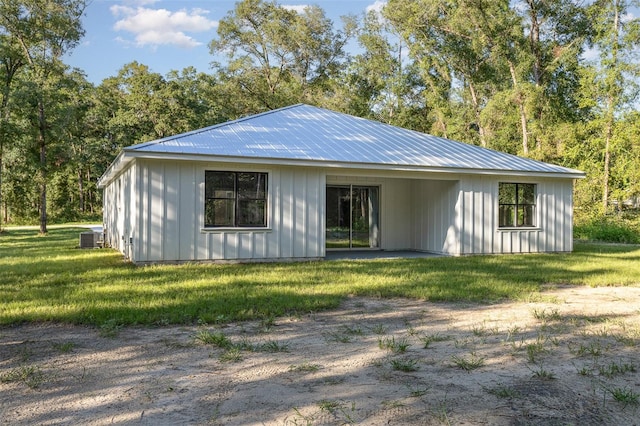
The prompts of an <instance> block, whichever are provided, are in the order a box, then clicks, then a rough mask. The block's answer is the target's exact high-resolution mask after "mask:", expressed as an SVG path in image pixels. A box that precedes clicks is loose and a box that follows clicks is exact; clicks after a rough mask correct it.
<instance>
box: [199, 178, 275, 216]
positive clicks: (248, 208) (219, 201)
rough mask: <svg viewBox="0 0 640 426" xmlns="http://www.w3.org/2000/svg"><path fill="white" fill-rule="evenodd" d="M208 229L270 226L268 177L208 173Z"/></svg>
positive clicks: (206, 203) (206, 191)
mask: <svg viewBox="0 0 640 426" xmlns="http://www.w3.org/2000/svg"><path fill="white" fill-rule="evenodd" d="M204 188H205V189H204V192H205V203H204V226H205V227H231V228H235V227H265V226H267V174H266V173H256V172H222V171H206V172H205V184H204Z"/></svg>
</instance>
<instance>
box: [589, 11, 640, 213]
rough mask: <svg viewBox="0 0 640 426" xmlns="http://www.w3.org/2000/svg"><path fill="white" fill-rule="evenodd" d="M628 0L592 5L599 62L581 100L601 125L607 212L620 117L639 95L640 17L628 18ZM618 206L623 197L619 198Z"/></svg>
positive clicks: (603, 201) (593, 42) (603, 200)
mask: <svg viewBox="0 0 640 426" xmlns="http://www.w3.org/2000/svg"><path fill="white" fill-rule="evenodd" d="M629 7H630V3H629V2H628V1H626V0H599V1H596V2H595V3H593V5H591V7H590V8H589V17H590V18H591V21H592V22H593V30H594V34H593V37H592V39H591V45H592V47H594V48H595V50H596V51H597V52H598V56H599V58H598V61H596V62H594V63H591V64H590V66H589V67H587V68H586V69H585V70H584V72H583V74H582V88H581V99H582V103H583V105H584V106H587V107H589V108H591V109H592V111H593V113H594V124H596V125H597V127H599V129H600V131H599V135H598V137H596V138H595V141H600V142H601V143H602V163H601V164H602V169H601V170H602V171H601V173H602V174H601V176H602V197H601V205H602V209H603V211H605V212H606V211H607V210H608V209H609V205H610V200H609V198H610V192H611V169H612V162H613V161H614V157H615V153H616V150H617V148H618V147H617V146H616V142H617V140H618V137H617V134H616V133H617V126H616V122H617V121H618V120H619V118H620V117H621V116H622V115H623V114H624V113H625V112H627V111H629V109H630V108H632V106H633V105H634V102H635V100H636V99H637V97H638V85H637V78H638V77H639V76H640V68H639V66H638V63H639V59H640V58H639V55H640V18H628V16H629V15H628V11H629ZM617 201H618V205H620V203H621V202H622V201H623V200H617Z"/></svg>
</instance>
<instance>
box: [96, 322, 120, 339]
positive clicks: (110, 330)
mask: <svg viewBox="0 0 640 426" xmlns="http://www.w3.org/2000/svg"><path fill="white" fill-rule="evenodd" d="M120 330H122V324H121V323H120V322H119V321H118V320H117V319H110V320H107V321H105V322H103V323H102V324H101V325H100V333H99V334H100V337H109V338H114V337H116V336H117V335H118V333H120Z"/></svg>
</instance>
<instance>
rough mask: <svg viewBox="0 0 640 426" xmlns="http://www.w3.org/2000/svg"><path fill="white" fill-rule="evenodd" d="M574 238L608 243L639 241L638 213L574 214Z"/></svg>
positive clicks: (636, 242) (639, 222) (639, 215)
mask: <svg viewBox="0 0 640 426" xmlns="http://www.w3.org/2000/svg"><path fill="white" fill-rule="evenodd" d="M573 235H574V238H577V239H581V240H587V241H604V242H609V243H626V244H638V243H640V214H638V213H627V214H624V215H618V214H612V215H600V214H594V215H593V216H587V217H583V216H581V215H576V223H575V226H574V230H573Z"/></svg>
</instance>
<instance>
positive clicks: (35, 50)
mask: <svg viewBox="0 0 640 426" xmlns="http://www.w3.org/2000/svg"><path fill="white" fill-rule="evenodd" d="M85 7H86V0H20V1H13V2H2V3H1V4H0V29H1V30H2V32H4V33H6V34H8V35H10V36H11V37H12V38H14V39H15V40H16V43H17V44H18V45H19V46H20V48H21V51H22V57H23V61H24V62H25V64H26V66H27V67H28V68H29V73H30V76H31V79H32V80H31V81H32V83H33V86H34V88H35V92H34V93H35V96H36V102H37V112H36V114H37V123H38V133H37V136H36V137H35V139H36V141H35V142H36V144H37V146H38V149H39V157H40V158H39V173H38V180H39V187H40V233H42V234H45V233H46V232H47V172H46V170H47V144H48V142H49V141H48V130H49V129H48V117H47V111H46V103H47V102H46V99H45V96H46V94H47V93H50V92H48V90H47V89H48V88H49V87H50V86H51V79H52V78H53V79H54V80H55V74H56V73H58V75H60V73H61V72H62V70H63V69H64V67H63V66H61V63H60V58H61V57H62V56H63V55H64V54H65V53H66V52H68V51H69V50H70V49H72V48H74V47H75V46H76V45H77V43H78V42H79V40H80V38H81V37H82V36H83V34H84V31H83V29H82V25H81V23H80V17H81V16H82V14H83V13H84V9H85Z"/></svg>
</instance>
